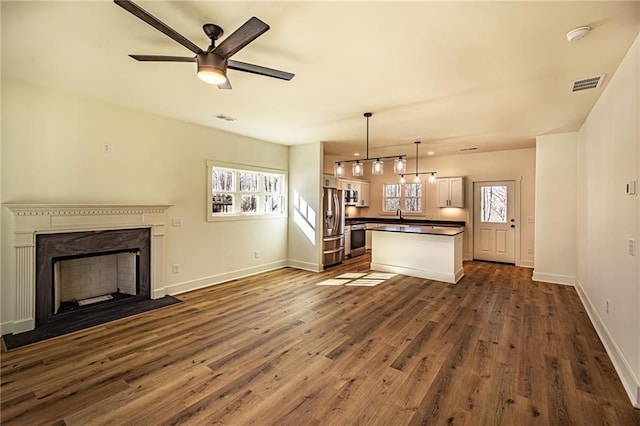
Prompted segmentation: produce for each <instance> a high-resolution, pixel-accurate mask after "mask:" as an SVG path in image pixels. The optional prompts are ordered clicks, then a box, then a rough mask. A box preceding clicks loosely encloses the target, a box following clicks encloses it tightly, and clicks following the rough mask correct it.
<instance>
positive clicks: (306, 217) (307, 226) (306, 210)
mask: <svg viewBox="0 0 640 426" xmlns="http://www.w3.org/2000/svg"><path fill="white" fill-rule="evenodd" d="M293 221H294V222H295V224H296V225H298V228H300V230H301V231H302V233H303V234H304V235H305V236H306V237H307V239H309V241H310V242H311V244H313V245H314V246H315V245H316V231H315V223H316V212H315V210H313V209H312V208H311V207H309V204H307V202H306V201H305V200H304V198H302V197H301V196H300V194H298V192H297V191H293Z"/></svg>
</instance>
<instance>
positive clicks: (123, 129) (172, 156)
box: [1, 81, 289, 331]
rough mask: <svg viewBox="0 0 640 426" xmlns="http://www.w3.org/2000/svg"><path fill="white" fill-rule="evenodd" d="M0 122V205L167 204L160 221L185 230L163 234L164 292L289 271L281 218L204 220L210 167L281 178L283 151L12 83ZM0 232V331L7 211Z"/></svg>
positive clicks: (9, 307) (7, 286) (5, 298)
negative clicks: (248, 169) (274, 173)
mask: <svg viewBox="0 0 640 426" xmlns="http://www.w3.org/2000/svg"><path fill="white" fill-rule="evenodd" d="M2 124H3V126H2V202H3V203H55V204H64V203H96V204H172V205H173V207H171V208H170V209H169V210H168V212H167V218H168V222H167V223H169V224H170V223H171V218H178V217H179V218H182V227H175V228H174V227H171V226H167V227H166V230H165V231H166V240H167V243H166V246H165V247H166V248H165V256H164V258H165V261H166V265H164V266H165V283H166V288H167V291H168V292H169V293H176V292H181V291H186V290H189V289H192V288H196V287H201V286H206V285H210V284H212V283H216V282H220V281H224V280H228V279H231V278H234V277H236V276H241V275H247V274H251V273H255V272H258V271H261V270H267V269H270V268H273V267H279V266H282V265H285V264H286V263H287V227H288V223H287V222H288V220H287V219H286V218H284V219H283V218H280V219H270V220H249V221H235V222H207V221H206V220H205V215H206V197H207V188H206V182H207V180H206V176H207V175H206V166H205V162H206V161H207V160H215V161H223V162H231V163H241V164H248V165H253V166H259V167H266V168H274V169H281V170H288V167H289V154H288V153H289V148H288V147H287V146H283V145H277V144H272V143H266V142H262V141H258V140H254V139H250V138H246V137H241V136H237V135H232V134H229V133H224V132H220V131H215V130H212V129H209V128H204V127H200V126H196V125H192V124H187V123H184V122H179V121H175V120H169V119H166V118H161V117H158V116H154V115H150V114H145V113H142V112H136V111H133V110H128V109H124V108H120V107H115V106H111V105H107V104H102V103H98V102H94V101H91V100H87V99H80V98H76V97H73V96H70V95H68V94H64V93H58V92H52V91H47V90H42V89H37V88H34V87H29V86H25V85H23V84H20V83H18V82H12V81H3V82H2ZM103 143H109V144H111V149H112V152H111V153H108V154H106V153H104V152H103V151H102V144H103ZM2 224H3V229H2V285H1V290H2V291H1V296H2V302H1V303H2V318H1V321H2V324H3V325H4V324H5V323H7V322H10V321H11V320H12V318H13V315H14V313H13V310H14V303H13V301H14V300H15V295H14V287H13V284H12V283H13V282H14V281H13V280H12V274H13V273H14V265H13V261H14V260H13V258H12V257H11V256H12V250H10V248H11V247H12V242H11V241H12V236H11V235H10V234H9V233H7V229H8V227H9V225H10V213H8V212H7V210H6V209H2ZM255 251H258V252H259V253H260V257H259V258H257V259H256V258H255V257H254V252H255ZM172 264H179V265H180V273H179V274H172V273H171V268H170V265H172ZM3 331H4V330H3Z"/></svg>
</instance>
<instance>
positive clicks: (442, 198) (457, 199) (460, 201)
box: [437, 176, 464, 208]
mask: <svg viewBox="0 0 640 426" xmlns="http://www.w3.org/2000/svg"><path fill="white" fill-rule="evenodd" d="M437 192H438V196H437V199H438V207H460V208H462V207H464V178H463V177H461V176H460V177H449V178H438V180H437Z"/></svg>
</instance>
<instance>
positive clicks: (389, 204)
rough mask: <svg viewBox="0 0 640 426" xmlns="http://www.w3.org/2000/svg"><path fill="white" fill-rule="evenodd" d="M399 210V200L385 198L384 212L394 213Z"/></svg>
mask: <svg viewBox="0 0 640 426" xmlns="http://www.w3.org/2000/svg"><path fill="white" fill-rule="evenodd" d="M399 208H400V198H385V199H384V209H385V211H396V210H398V209H399Z"/></svg>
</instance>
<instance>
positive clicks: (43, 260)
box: [35, 228, 150, 326]
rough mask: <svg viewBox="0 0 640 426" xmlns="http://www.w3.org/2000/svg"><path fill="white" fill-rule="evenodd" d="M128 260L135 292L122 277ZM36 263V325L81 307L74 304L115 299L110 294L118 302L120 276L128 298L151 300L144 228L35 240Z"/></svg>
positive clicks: (40, 237)
mask: <svg viewBox="0 0 640 426" xmlns="http://www.w3.org/2000/svg"><path fill="white" fill-rule="evenodd" d="M127 254H128V255H129V256H127ZM131 256H133V261H134V268H135V271H134V272H133V275H135V276H136V281H137V282H135V283H134V284H133V289H131V282H130V280H127V279H126V278H127V277H126V276H125V275H127V274H126V271H127V270H129V269H130V268H127V266H131V263H132V262H131V260H132V258H131ZM136 258H138V259H136ZM119 260H120V261H121V262H122V263H123V266H122V267H121V268H118V264H119V263H120V262H119ZM35 263H36V265H35V266H36V298H35V299H36V318H35V319H36V326H39V325H42V324H46V323H47V322H49V321H50V320H51V319H52V318H53V316H54V315H55V314H56V313H57V312H59V310H60V308H61V307H63V308H66V309H63V310H67V311H69V310H75V308H79V307H80V304H78V301H85V302H88V301H90V300H91V299H95V298H97V297H102V298H111V299H112V300H113V297H114V295H115V296H116V298H115V299H116V300H119V299H120V297H119V295H120V291H119V290H118V289H119V284H118V276H119V275H120V276H122V277H123V280H122V282H123V284H124V285H125V286H126V287H127V288H128V291H127V293H133V294H132V296H136V297H139V298H142V299H149V296H150V292H149V290H150V287H149V276H150V238H149V229H148V228H143V229H117V230H106V231H88V232H66V233H59V234H41V235H36V262H35Z"/></svg>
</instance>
